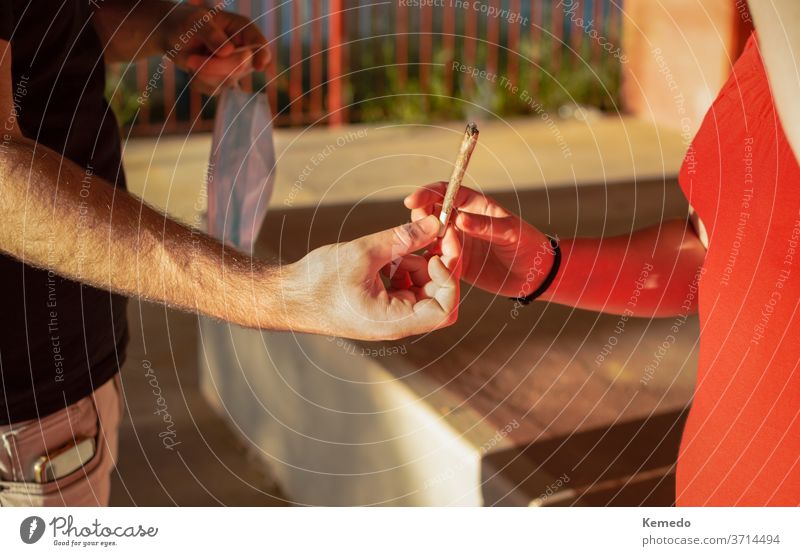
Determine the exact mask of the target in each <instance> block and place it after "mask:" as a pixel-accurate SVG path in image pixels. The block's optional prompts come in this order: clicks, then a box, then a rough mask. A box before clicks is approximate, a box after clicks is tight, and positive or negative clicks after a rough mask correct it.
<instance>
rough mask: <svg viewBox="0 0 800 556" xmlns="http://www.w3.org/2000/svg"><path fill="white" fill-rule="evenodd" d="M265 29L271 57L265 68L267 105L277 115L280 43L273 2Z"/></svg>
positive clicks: (276, 9)
mask: <svg viewBox="0 0 800 556" xmlns="http://www.w3.org/2000/svg"><path fill="white" fill-rule="evenodd" d="M267 29H268V31H269V32H268V36H267V41H269V50H270V52H269V53H270V55H271V56H272V62H271V63H270V65H269V67H268V68H267V74H266V78H267V94H268V95H269V104H270V106H271V107H272V113H273V114H277V113H278V83H277V81H276V77H277V75H278V61H279V60H280V41H279V40H278V36H279V34H280V33H279V32H278V8H277V7H276V6H275V2H274V0H273V2H272V5H271V6H270V8H269V12H268V18H267Z"/></svg>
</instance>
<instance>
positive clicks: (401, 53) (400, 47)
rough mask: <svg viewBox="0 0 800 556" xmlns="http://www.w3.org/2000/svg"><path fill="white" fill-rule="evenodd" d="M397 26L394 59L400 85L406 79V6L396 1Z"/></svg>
mask: <svg viewBox="0 0 800 556" xmlns="http://www.w3.org/2000/svg"><path fill="white" fill-rule="evenodd" d="M395 14H396V16H397V28H396V29H395V37H396V38H395V49H396V52H395V59H396V60H397V78H398V79H397V82H398V84H399V85H400V86H403V85H405V84H406V81H407V80H408V8H406V7H405V6H401V5H400V2H398V3H397V7H396V8H395Z"/></svg>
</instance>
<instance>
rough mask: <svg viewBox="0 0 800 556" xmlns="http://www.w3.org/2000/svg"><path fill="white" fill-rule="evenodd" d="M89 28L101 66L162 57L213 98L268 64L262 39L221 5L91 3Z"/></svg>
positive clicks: (140, 0) (149, 0)
mask: <svg viewBox="0 0 800 556" xmlns="http://www.w3.org/2000/svg"><path fill="white" fill-rule="evenodd" d="M91 4H92V8H93V10H94V13H93V17H92V23H93V25H94V28H95V30H96V31H97V34H98V36H99V37H100V40H101V41H102V42H103V44H104V45H105V52H104V57H105V60H106V62H127V61H130V60H134V59H141V58H146V57H149V56H161V55H166V56H167V57H168V58H170V59H172V60H173V61H174V62H175V64H176V65H177V66H178V67H180V68H182V69H184V70H186V71H189V72H191V73H192V74H194V77H193V79H192V87H194V88H197V89H199V90H200V91H201V92H203V93H207V94H215V93H218V92H220V89H221V87H223V86H226V85H227V86H229V85H233V84H235V83H236V82H238V80H239V79H241V78H242V77H244V76H245V75H247V74H248V73H250V72H253V71H263V70H264V69H265V68H266V67H267V65H268V64H269V62H270V54H269V49H268V48H267V40H266V39H265V38H264V35H262V34H261V31H259V30H258V27H256V25H255V24H254V23H253V22H252V21H250V20H249V19H248V18H246V17H245V16H243V15H239V14H235V13H230V12H225V11H223V10H222V3H221V2H219V1H218V2H217V3H215V4H214V6H212V7H210V8H206V7H203V6H195V5H191V4H184V3H181V4H177V3H175V2H169V1H167V0H103V1H102V2H96V3H94V2H92V3H91Z"/></svg>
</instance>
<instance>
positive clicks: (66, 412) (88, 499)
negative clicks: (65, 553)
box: [0, 374, 123, 506]
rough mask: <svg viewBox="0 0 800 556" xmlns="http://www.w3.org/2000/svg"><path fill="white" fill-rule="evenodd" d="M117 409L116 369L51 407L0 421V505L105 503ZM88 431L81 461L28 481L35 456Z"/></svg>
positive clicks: (114, 459)
mask: <svg viewBox="0 0 800 556" xmlns="http://www.w3.org/2000/svg"><path fill="white" fill-rule="evenodd" d="M122 411H123V404H122V395H121V388H120V379H119V374H117V375H115V376H114V378H112V379H111V380H109V381H108V382H106V383H105V384H103V385H102V386H100V387H99V388H98V389H97V390H95V391H94V393H93V394H91V395H89V396H86V397H85V398H82V399H80V400H78V401H77V402H75V403H74V404H72V405H70V406H69V407H66V408H64V409H62V410H60V411H57V412H56V413H52V414H50V415H47V416H46V417H43V418H41V419H32V420H30V421H22V422H19V423H12V424H11V425H2V426H0V506H107V505H108V499H109V495H110V493H111V472H112V471H113V470H114V466H115V464H116V462H117V440H118V432H119V423H120V421H121V420H122ZM88 437H93V438H94V439H95V445H96V451H95V455H94V457H92V458H91V459H90V460H89V461H88V462H86V464H84V465H83V467H80V468H79V469H77V470H75V471H73V472H72V473H70V474H69V475H67V476H65V477H62V478H60V479H57V480H54V481H51V482H47V483H36V482H34V481H33V467H34V465H35V463H36V461H37V460H38V459H39V458H40V457H42V456H45V455H47V454H52V453H55V452H57V451H58V450H59V449H61V448H64V447H67V446H74V445H75V439H85V438H88Z"/></svg>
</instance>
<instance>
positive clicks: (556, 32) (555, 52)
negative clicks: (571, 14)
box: [549, 3, 564, 72]
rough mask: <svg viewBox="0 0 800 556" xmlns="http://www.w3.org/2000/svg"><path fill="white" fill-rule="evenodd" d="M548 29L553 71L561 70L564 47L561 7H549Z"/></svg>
mask: <svg viewBox="0 0 800 556" xmlns="http://www.w3.org/2000/svg"><path fill="white" fill-rule="evenodd" d="M550 9H551V12H550V21H551V25H550V29H551V32H552V33H553V37H554V40H553V42H552V43H551V47H552V48H551V51H550V53H549V54H550V56H551V57H552V59H553V71H554V72H555V71H558V70H559V69H561V49H562V48H563V46H564V32H563V31H564V10H563V9H562V7H561V6H559V5H557V4H555V3H553V4H551V5H550Z"/></svg>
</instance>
